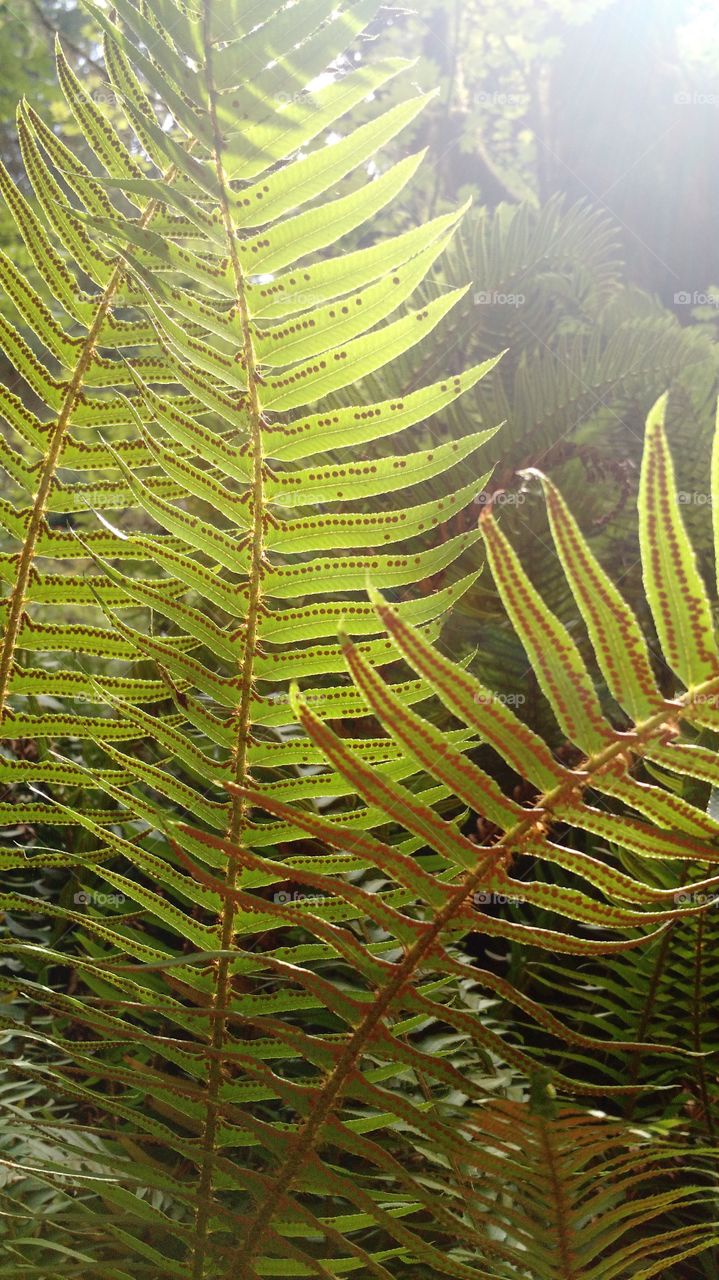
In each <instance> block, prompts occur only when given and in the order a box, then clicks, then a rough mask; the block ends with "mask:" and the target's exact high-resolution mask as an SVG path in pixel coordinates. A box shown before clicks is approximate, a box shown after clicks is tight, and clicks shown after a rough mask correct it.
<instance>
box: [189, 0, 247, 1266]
mask: <svg viewBox="0 0 719 1280" xmlns="http://www.w3.org/2000/svg"><path fill="white" fill-rule="evenodd" d="M210 12H211V0H206V4H205V13H204V46H205V74H206V84H207V93H208V98H209V110H210V120H211V125H212V134H213V155H214V163H215V170H216V173H217V180H218V184H219V188H220V211H221V215H222V222H223V226H224V230H225V236H226V238H227V245H228V253H229V257H230V261H231V264H232V274H233V279H234V286H235V304H236V308H237V314H238V315H239V317H240V325H241V330H242V356H243V367H244V369H245V371H246V373H247V409H248V414H249V428H250V439H249V447H250V452H251V456H252V483H251V491H250V510H251V512H252V532H251V535H250V572H249V588H248V600H247V620H246V624H245V629H244V643H243V647H242V655H241V658H240V699H239V705H238V708H237V714H236V734H235V745H234V752H233V761H232V776H233V780H234V781H235V782H236V783H238V784H240V785H241V784H243V783H244V782H246V781H247V757H248V744H249V731H250V705H251V700H252V681H253V666H254V656H255V647H256V642H257V622H258V617H259V612H260V606H261V601H262V558H263V552H264V505H265V497H264V455H263V440H262V407H261V405H260V399H259V378H258V372H257V358H256V356H255V350H254V344H253V342H252V331H251V328H250V317H249V311H248V307H247V299H246V296H245V282H244V273H243V271H242V267H241V265H240V259H239V254H238V251H237V238H236V235H235V229H234V226H233V223H232V214H231V209H230V199H229V189H228V183H227V176H226V174H225V171H224V167H223V163H222V145H223V144H222V135H221V132H220V127H219V123H218V119H217V107H216V93H215V89H214V86H213V81H212V45H211V39H210ZM245 816H246V803H245V801H244V800H243V799H242V798H241V797H240V796H237V795H234V796H233V799H232V806H231V810H230V821H229V825H228V828H227V833H226V839H227V840H228V841H230V842H231V843H232V844H233V845H236V844H238V843H239V840H240V837H241V835H242V831H243V828H244V824H245ZM239 867H240V861H239V858H237V857H230V858H229V859H228V863H227V871H226V874H225V884H226V886H227V887H228V888H229V889H234V887H235V885H236V882H237V874H238V870H239ZM234 921H235V905H234V901H233V899H232V898H231V897H230V896H228V897H227V898H225V900H224V906H223V909H222V916H221V923H220V930H221V932H220V943H219V949H220V950H222V951H231V949H232V940H233V936H234ZM230 964H231V958H230V957H228V956H223V957H222V958H221V959H220V960H219V961H218V964H217V971H216V981H215V989H214V995H213V1000H212V1006H211V1010H210V1026H211V1032H210V1048H211V1051H212V1054H213V1056H212V1059H211V1062H210V1071H209V1076H208V1082H207V1107H206V1111H205V1125H204V1133H203V1141H202V1152H203V1154H202V1166H201V1171H200V1183H199V1187H198V1196H197V1214H196V1217H195V1243H194V1250H193V1258H192V1280H202V1277H203V1275H204V1270H205V1258H206V1252H207V1249H206V1246H207V1231H208V1224H209V1218H210V1212H211V1208H212V1182H213V1171H214V1165H215V1155H216V1150H215V1149H216V1139H217V1126H218V1121H219V1115H220V1086H221V1082H222V1069H223V1061H224V1058H223V1052H222V1051H223V1048H224V1044H225V1039H226V1034H227V1014H226V1008H227V996H228V991H229V984H230V976H231V975H230Z"/></svg>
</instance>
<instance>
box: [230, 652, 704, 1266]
mask: <svg viewBox="0 0 719 1280" xmlns="http://www.w3.org/2000/svg"><path fill="white" fill-rule="evenodd" d="M717 692H719V677H717V676H714V677H712V679H711V680H708V681H706V682H705V684H703V685H701V686H698V687H697V688H696V689H694V690H692V692H691V693H687V694H685V695H684V696H683V697H682V698H680V699H677V701H676V702H675V703H667V704H666V705H665V706H664V707H663V708H662V709H661V710H660V711H657V712H655V714H654V715H653V716H650V717H649V719H648V720H645V721H644V722H643V723H642V724H640V725H638V726H636V727H635V729H634V731H633V732H632V733H631V734H621V735H619V736H618V737H617V738H616V739H615V740H614V741H613V742H611V743H610V744H609V746H607V747H604V748H603V749H602V750H601V751H600V752H597V754H596V755H594V756H589V757H587V759H586V760H585V761H584V762H583V764H582V765H581V767H580V769H578V770H577V771H575V772H573V773H571V774H569V775H568V776H567V778H566V779H564V780H563V781H562V782H561V783H559V784H558V785H557V786H556V787H554V788H553V789H552V790H551V791H549V792H546V793H545V794H544V795H543V796H541V797H540V798H539V799H538V800H537V802H536V805H535V808H534V809H533V810H532V811H531V812H529V813H527V815H526V817H524V818H522V819H521V820H520V821H519V822H517V823H516V824H515V825H514V827H512V828H511V829H510V830H509V831H506V832H505V833H504V835H503V836H502V837H501V838H500V839H499V840H498V841H497V843H496V844H495V845H493V846H492V848H491V849H488V850H486V856H485V857H483V858H481V859H480V861H479V863H478V865H477V866H476V867H475V869H474V871H472V872H471V873H470V874H469V875H468V876H467V877H466V879H465V880H464V882H463V884H461V885H460V886H459V888H458V889H456V890H455V892H454V893H453V894H452V896H451V897H450V898H448V899H447V902H446V903H445V905H444V907H442V909H441V911H439V912H438V913H437V915H436V916H435V917H434V920H433V921H432V923H431V925H429V926H428V927H427V929H426V930H425V931H424V933H422V934H421V935H420V937H419V938H417V940H416V942H414V943H413V944H412V946H411V947H410V948H408V950H407V951H406V953H405V957H404V959H403V960H402V961H401V962H400V963H398V964H397V966H396V968H395V971H394V973H393V975H392V977H391V978H390V980H389V981H388V983H387V985H386V987H384V988H383V990H381V991H378V993H377V996H376V999H375V1000H374V1001H373V1002H372V1004H371V1006H370V1008H369V1009H368V1011H367V1013H366V1014H365V1016H364V1018H363V1019H362V1021H361V1022H360V1023H359V1025H358V1026H357V1027H356V1028H355V1030H354V1031H353V1033H352V1035H351V1036H350V1038H349V1040H348V1042H347V1044H346V1045H345V1048H344V1051H343V1053H342V1054H341V1055H340V1057H339V1058H338V1060H337V1062H336V1064H335V1066H334V1068H333V1070H332V1071H331V1073H330V1074H329V1075H328V1077H327V1080H326V1083H325V1086H324V1088H323V1089H322V1090H321V1091H320V1092H319V1094H318V1097H317V1100H316V1102H315V1104H314V1106H313V1108H312V1111H311V1112H310V1114H309V1115H308V1117H307V1119H306V1120H305V1122H304V1124H303V1125H302V1127H301V1129H300V1130H299V1132H298V1133H297V1135H296V1138H295V1140H294V1141H293V1142H291V1143H290V1144H289V1150H288V1154H287V1156H286V1157H285V1159H284V1160H283V1161H282V1164H281V1165H280V1168H279V1170H278V1172H277V1174H276V1175H275V1177H274V1179H273V1180H272V1183H271V1184H270V1185H269V1186H267V1187H266V1188H265V1194H264V1196H263V1199H262V1203H261V1204H259V1205H258V1207H257V1209H256V1212H255V1215H254V1217H253V1218H252V1219H251V1220H250V1224H249V1227H248V1230H247V1235H246V1236H245V1239H244V1240H243V1242H242V1245H241V1246H240V1249H239V1250H237V1251H236V1252H234V1253H233V1254H232V1255H231V1256H230V1259H229V1264H230V1265H229V1268H228V1269H227V1270H226V1271H225V1277H226V1280H231V1278H232V1280H234V1277H236V1275H237V1272H236V1271H235V1269H234V1268H235V1267H236V1266H237V1265H238V1264H239V1263H240V1261H241V1263H242V1266H243V1267H244V1270H243V1271H242V1273H241V1274H243V1275H247V1276H249V1275H254V1274H255V1273H254V1272H253V1271H252V1268H251V1262H252V1259H253V1257H254V1256H255V1254H256V1253H257V1250H258V1248H259V1247H260V1245H261V1243H262V1240H263V1238H264V1236H265V1232H266V1231H267V1229H268V1227H269V1226H270V1224H271V1222H272V1219H273V1218H274V1216H275V1214H276V1213H277V1212H278V1211H280V1210H281V1209H282V1204H283V1201H284V1197H285V1196H286V1195H287V1193H288V1191H289V1189H290V1187H291V1186H292V1184H293V1183H294V1181H295V1179H296V1178H297V1175H298V1173H299V1171H300V1170H301V1169H302V1168H303V1167H304V1165H305V1164H306V1162H307V1160H308V1159H309V1157H310V1155H311V1154H312V1152H313V1151H314V1149H315V1147H316V1145H317V1144H318V1142H319V1140H320V1138H321V1135H322V1132H323V1130H324V1127H325V1124H326V1123H327V1121H328V1120H329V1118H330V1116H331V1114H332V1113H333V1111H334V1108H335V1104H336V1103H337V1102H338V1101H339V1100H340V1099H341V1096H342V1093H343V1091H344V1088H345V1085H346V1084H347V1082H348V1080H349V1079H350V1077H351V1076H352V1073H353V1072H354V1071H355V1069H356V1066H357V1062H358V1061H359V1059H360V1057H361V1055H362V1053H363V1051H364V1049H365V1046H366V1045H367V1044H368V1042H369V1041H370V1040H371V1039H372V1037H373V1036H374V1034H375V1032H376V1031H377V1029H378V1027H379V1025H380V1023H381V1022H382V1020H383V1018H384V1016H385V1014H386V1013H388V1012H389V1010H390V1009H391V1007H392V1005H393V1003H394V1001H395V999H396V998H397V996H398V995H400V994H401V992H402V991H403V990H404V988H405V987H406V986H408V985H409V984H410V983H411V982H412V981H413V979H414V976H415V974H416V972H417V970H418V968H419V966H420V965H421V963H422V961H423V960H424V958H425V957H426V956H428V955H429V954H430V953H431V951H432V949H433V947H434V945H435V943H436V941H437V940H438V938H439V937H440V936H441V934H442V932H443V930H444V929H445V927H446V926H447V925H448V924H449V922H450V921H451V919H452V917H453V916H454V915H455V913H456V912H457V911H459V910H460V909H461V908H462V907H463V905H464V903H465V902H466V900H467V897H468V896H469V895H470V894H471V893H473V892H474V890H475V889H476V888H477V887H478V886H479V885H480V884H481V883H482V881H483V879H484V877H485V876H486V874H487V870H488V868H489V867H490V865H491V863H492V862H494V861H496V859H497V858H499V857H501V856H502V854H503V853H506V851H507V848H511V849H512V850H515V849H516V846H517V842H518V841H519V840H521V839H522V838H523V837H524V836H526V835H528V834H530V835H531V836H532V838H533V839H536V834H537V831H538V828H539V827H541V828H542V829H543V830H545V831H546V830H548V829H549V827H550V825H551V822H552V820H553V815H554V813H555V812H556V811H557V809H558V807H560V806H561V805H563V804H564V803H565V802H567V801H568V800H570V799H572V800H575V801H576V799H577V797H578V796H581V795H582V794H583V793H584V791H585V790H586V789H587V788H588V787H590V786H591V785H592V781H593V779H594V778H595V777H596V776H597V774H600V773H601V772H603V771H607V770H609V769H611V768H612V766H613V765H614V764H615V762H617V761H619V760H622V759H626V757H627V754H628V752H630V751H631V752H635V753H637V754H641V752H642V748H643V747H644V746H645V745H646V744H648V743H651V742H652V741H653V740H654V739H655V738H656V737H657V735H662V734H663V733H664V732H665V731H666V726H667V724H672V725H673V724H675V723H676V722H677V721H678V719H679V718H680V717H681V714H682V711H684V710H686V709H687V708H691V706H692V705H693V704H694V703H695V702H701V700H702V699H704V698H706V697H707V695H709V694H714V693H717Z"/></svg>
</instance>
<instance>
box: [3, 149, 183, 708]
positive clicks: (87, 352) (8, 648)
mask: <svg viewBox="0 0 719 1280" xmlns="http://www.w3.org/2000/svg"><path fill="white" fill-rule="evenodd" d="M173 174H174V167H173V168H172V169H171V170H170V171H169V173H168V174H167V175H166V178H167V181H171V179H172V175H173ZM156 209H157V201H155V200H151V201H150V203H149V204H148V206H147V208H146V209H145V212H144V214H143V216H142V218H141V220H140V226H141V227H146V226H147V225H148V223H149V221H150V219H151V218H152V216H153V214H154V213H155V210H156ZM125 270H126V268H125V264H124V263H122V262H118V264H117V266H116V267H115V269H114V271H113V273H112V275H111V276H110V279H109V280H108V282H107V284H106V286H105V291H104V293H103V294H102V295H101V297H100V301H99V304H98V308H97V311H96V313H95V318H94V320H93V322H92V325H91V326H90V329H89V330H88V334H87V337H86V338H85V341H84V343H83V345H82V349H81V351H80V356H79V359H78V362H77V364H76V365H75V369H74V371H73V374H72V377H71V379H70V381H69V383H68V386H67V390H66V392H65V396H64V399H63V402H62V405H61V407H60V412H59V414H58V417H57V421H56V422H55V425H54V427H53V428H52V430H51V432H50V435H49V445H48V451H47V454H46V455H45V458H44V461H43V464H42V469H41V471H40V479H39V483H38V487H37V492H36V494H35V498H34V500H33V504H32V511H31V512H30V520H29V523H28V529H27V536H26V538H25V542H24V544H23V548H22V551H21V552H20V556H19V559H18V565H17V575H16V577H15V581H14V583H13V588H12V591H11V592H10V596H9V600H8V616H7V621H6V624H5V630H4V633H3V638H2V647H1V648H0V720H1V719H2V718H3V717H4V715H5V713H6V711H7V701H8V695H9V692H10V680H11V676H12V667H13V659H14V656H15V649H16V646H17V639H18V636H19V634H20V629H21V627H22V619H23V612H24V609H25V597H26V594H27V585H28V582H29V580H30V574H31V572H32V567H33V562H34V559H35V549H36V547H37V543H38V539H39V537H40V533H41V531H42V526H43V523H44V520H45V510H46V507H47V499H48V495H49V493H50V489H51V488H52V482H53V480H54V478H55V471H56V469H57V465H58V460H59V458H60V454H61V452H62V447H63V444H64V443H65V436H66V434H67V432H68V430H69V427H70V423H71V420H72V415H73V413H74V412H75V408H76V406H77V403H78V400H79V399H80V395H81V394H82V388H83V383H84V381H85V375H86V373H87V371H88V369H89V367H90V365H91V363H92V359H93V356H94V354H95V347H96V345H97V340H98V337H99V335H100V331H101V329H102V325H103V323H104V321H105V318H106V316H107V314H108V312H109V310H110V308H111V306H112V304H113V302H114V300H115V296H116V294H117V291H118V289H119V288H120V285H121V284H122V281H123V279H124V276H125Z"/></svg>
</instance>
